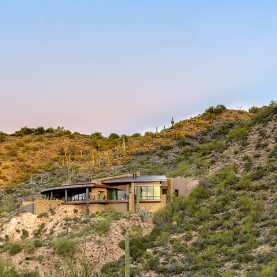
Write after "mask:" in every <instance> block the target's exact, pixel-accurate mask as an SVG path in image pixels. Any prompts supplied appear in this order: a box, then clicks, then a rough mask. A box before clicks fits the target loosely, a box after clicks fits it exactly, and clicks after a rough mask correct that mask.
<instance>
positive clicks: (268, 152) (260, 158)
mask: <svg viewBox="0 0 277 277" xmlns="http://www.w3.org/2000/svg"><path fill="white" fill-rule="evenodd" d="M276 126H277V107H276V104H275V103H273V104H272V105H271V106H268V107H263V108H261V109H259V110H257V111H256V113H255V114H249V113H246V112H240V111H229V110H224V109H223V110H220V112H218V111H217V110H216V109H209V110H207V111H206V113H205V114H203V115H200V116H198V117H196V118H192V119H189V120H185V121H182V122H180V123H176V124H175V125H174V126H173V127H172V128H170V129H166V130H163V131H162V132H160V133H158V134H152V133H148V134H146V135H145V136H138V135H134V136H130V137H124V138H123V137H120V138H118V137H116V136H115V135H113V136H112V138H109V139H108V138H102V137H100V136H99V134H94V135H93V136H82V135H79V134H74V135H72V134H71V135H70V134H62V135H61V134H56V133H52V134H43V135H39V136H37V135H35V134H31V135H25V136H23V137H6V141H5V142H2V145H1V147H2V148H1V149H2V150H1V151H2V153H3V154H2V156H1V157H2V162H4V163H6V162H8V161H9V158H8V157H9V154H7V153H8V152H6V151H9V149H8V148H9V147H10V146H14V145H16V144H18V142H20V141H22V140H26V139H27V140H30V142H27V145H28V143H30V144H31V145H32V144H33V143H34V144H37V145H39V147H37V149H36V150H35V149H33V150H30V152H29V151H26V152H25V153H26V156H28V157H29V155H30V159H31V160H32V159H33V160H32V163H31V164H37V167H38V168H43V167H44V172H45V173H44V174H43V175H42V176H40V175H39V174H37V175H35V174H34V173H33V174H34V175H33V178H32V180H27V181H23V182H17V181H11V182H6V183H5V188H4V190H3V191H2V192H1V193H0V202H1V208H0V212H1V211H2V212H3V211H8V212H9V211H12V210H14V209H15V208H16V203H17V201H18V199H20V198H21V197H23V196H27V195H30V194H31V195H34V194H36V193H37V194H38V193H39V190H40V189H41V187H45V186H51V185H55V184H56V183H59V182H64V181H66V180H68V181H70V180H71V181H72V180H74V181H76V180H86V179H89V178H91V177H96V176H101V175H103V174H105V175H113V174H121V173H125V172H130V171H133V170H138V171H140V172H141V173H145V174H150V173H158V174H159V173H166V174H167V175H168V176H172V177H175V176H184V177H193V178H197V179H200V185H199V187H198V188H196V189H195V190H194V191H193V192H192V194H191V195H190V196H189V197H188V198H186V199H184V198H182V197H178V198H176V199H174V201H173V202H171V203H169V204H168V205H167V207H166V208H165V209H163V210H161V211H159V212H157V213H156V214H155V215H154V217H153V222H154V228H153V231H152V232H151V234H149V235H146V236H141V231H142V230H141V227H140V226H144V225H143V224H144V223H143V220H142V219H143V218H141V219H137V220H138V221H139V222H140V223H139V224H138V225H140V226H138V227H135V229H134V230H132V231H131V241H130V250H131V262H132V275H133V276H149V274H152V275H153V276H155V275H156V276H222V275H224V276H233V275H235V276H243V275H245V276H276V270H277V269H276V262H277V261H276V254H277V253H276V244H277V232H276V228H277V227H276V226H277V214H276V210H277V209H276V207H277V205H276V200H277V196H276V195H277V146H276V141H277V130H276ZM50 142H51V144H50ZM7 146H9V147H8V148H7ZM24 147H26V146H23V148H22V147H21V148H22V149H24ZM75 147H76V148H75ZM72 149H75V150H76V151H73V150H72ZM90 151H92V152H93V154H92V155H91V153H92V152H90ZM36 152H38V153H40V154H38V155H37V156H36V155H35V153H36ZM43 153H44V154H43ZM21 155H25V154H24V151H22V150H18V153H17V157H21ZM46 156H47V159H46V158H45V157H46ZM49 161H51V165H50V164H49V166H51V167H50V168H49V167H48V162H49ZM99 161H100V162H99ZM26 163H27V164H28V160H27V159H26ZM2 165H3V164H2ZM10 165H11V168H13V169H17V170H18V174H19V175H23V173H24V174H25V173H26V174H27V175H28V170H26V171H24V170H25V169H23V171H21V170H22V166H23V165H24V162H23V161H20V160H19V161H17V160H16V159H14V160H12V161H11V163H10ZM73 170H74V172H73ZM22 172H23V173H22ZM46 172H47V174H46ZM11 173H12V170H10V171H8V170H7V171H6V170H5V168H4V170H3V171H2V174H3V175H2V176H6V177H7V179H8V180H12V179H9V178H11V176H12V174H11ZM27 175H26V176H25V177H26V178H28V179H29V176H27ZM14 177H15V179H14V180H16V178H18V177H16V175H15V176H14ZM20 178H21V177H20ZM20 178H19V179H20ZM2 180H3V178H2ZM11 184H13V185H11ZM1 209H2V210H1ZM74 213H75V212H74ZM3 214H4V213H3ZM11 216H12V215H11V214H10V215H7V216H5V217H4V220H5V222H6V223H7V222H9V220H10V219H9V218H10V217H11ZM48 216H49V217H47V218H45V219H43V218H42V219H36V220H37V221H38V222H39V221H40V220H42V221H45V224H46V225H44V226H41V225H39V226H38V228H37V229H38V230H37V231H39V233H38V234H39V238H40V240H42V241H40V243H38V242H35V240H34V239H33V238H30V240H26V238H25V240H23V242H22V244H21V246H20V247H21V248H20V249H19V253H17V252H16V251H17V250H18V249H17V250H16V251H15V253H14V252H13V251H14V247H15V248H16V246H14V244H12V243H10V242H9V241H8V240H7V241H2V247H1V249H0V252H2V256H3V257H4V256H7V255H8V257H9V256H10V257H11V258H12V259H13V260H14V262H15V263H17V268H18V269H19V270H20V269H23V268H26V267H28V266H29V269H33V270H34V269H35V265H36V264H41V263H47V261H48V260H49V257H50V256H51V257H52V258H51V259H53V260H51V261H53V263H54V261H55V263H56V262H57V261H59V260H60V259H61V258H59V257H60V254H61V253H60V254H59V252H58V251H59V248H58V246H57V243H62V242H60V241H58V242H57V241H56V240H55V233H57V234H59V236H62V235H63V234H64V233H65V232H69V238H70V239H69V240H68V239H67V240H66V241H67V242H65V244H64V245H63V246H62V247H66V245H68V243H69V244H70V243H71V244H72V245H74V243H76V240H77V241H78V242H81V243H82V248H83V247H86V245H87V243H89V244H93V245H94V247H96V245H98V243H100V245H101V243H102V242H101V241H102V240H103V239H104V238H105V237H106V236H108V237H110V235H111V233H110V232H111V231H110V227H109V228H107V225H106V224H108V223H107V219H108V222H109V221H111V222H113V221H114V220H121V219H120V218H122V216H123V217H125V216H126V215H109V214H107V215H100V218H98V217H97V218H96V219H94V218H89V219H85V218H79V219H78V216H76V214H75V215H73V216H72V217H71V216H70V215H69V216H68V218H67V216H66V218H64V219H63V220H59V221H60V224H59V225H57V226H56V225H55V226H53V229H52V228H51V226H52V224H53V223H54V222H55V220H56V219H55V214H53V215H48ZM114 217H115V218H116V219H114ZM15 218H17V219H18V218H19V217H15ZM127 218H129V216H127ZM0 220H1V219H0ZM95 220H99V222H102V221H103V220H104V221H103V222H102V223H101V224H100V227H99V228H98V227H95V226H98V224H96V225H95ZM129 220H131V219H130V218H129ZM147 220H149V219H147ZM105 222H106V223H105ZM2 223H3V221H2ZM42 223H43V222H42ZM9 224H10V223H9ZM40 224H41V222H40ZM102 224H103V225H102ZM108 225H109V226H110V224H108ZM78 226H79V228H78ZM80 226H82V228H81V229H84V230H87V231H88V233H86V232H85V231H84V232H85V233H83V232H82V230H81V229H80ZM22 228H23V227H22ZM95 228H96V229H95ZM117 228H118V227H117ZM120 228H121V234H120V235H118V239H122V234H123V233H124V232H126V227H124V226H123V227H119V229H120ZM103 230H104V232H103ZM5 231H6V228H4V229H3V230H2V231H1V230H0V232H2V233H3V232H5ZM19 231H20V232H19V233H18V234H20V236H21V235H24V233H25V231H22V230H19ZM94 232H98V235H99V232H100V234H101V235H100V236H98V235H97V238H96V237H94V236H93V234H94ZM148 232H149V230H148ZM3 234H4V233H3ZM35 234H37V232H35ZM88 234H89V235H90V236H88V237H87V235H88ZM91 234H92V235H91ZM103 234H104V235H103ZM29 235H30V234H29ZM64 235H66V233H65V234H64ZM84 235H85V236H84ZM67 237H68V235H67ZM79 240H81V241H79ZM74 241H75V242H74ZM117 242H118V240H117V241H114V242H113V243H115V244H116V243H117ZM28 243H29V244H31V246H30V245H29V244H28ZM63 243H64V242H63ZM28 245H29V246H30V247H31V250H30V249H29V248H28V247H29V246H28ZM104 245H105V244H104ZM119 245H120V246H123V245H124V244H123V243H122V242H121V243H120V244H119ZM62 247H61V249H62ZM97 247H98V246H97ZM28 249H29V250H30V251H31V253H35V255H31V257H30V254H29V253H28V251H29V250H28ZM74 249H75V248H74ZM99 249H100V248H99ZM101 249H102V248H101ZM22 250H23V251H22ZM32 251H34V252H32ZM76 251H77V249H76ZM101 251H102V252H103V253H104V254H103V255H104V256H105V255H106V254H105V253H106V252H105V251H107V253H108V252H109V248H108V247H107V248H105V249H102V250H101ZM7 253H8V254H7ZM118 253H121V254H122V251H118ZM81 254H82V253H80V252H77V254H76V257H75V258H74V259H75V260H72V261H71V262H73V264H74V263H76V264H78V269H77V271H79V272H81V271H82V268H84V270H85V268H86V266H87V265H84V267H82V263H80V260H82V256H81ZM13 255H14V256H13ZM39 255H41V256H39ZM49 255H50V256H49ZM34 256H39V257H40V258H39V260H35V261H36V262H30V263H29V262H23V261H25V260H26V259H27V260H28V259H29V258H30V259H31V258H32V259H34ZM92 256H93V255H92ZM107 256H109V255H108V254H107ZM28 257H29V258H28ZM47 257H48V258H47ZM85 258H86V259H85V260H86V261H87V260H90V258H89V257H85ZM117 258H118V256H114V257H113V258H111V259H108V260H113V259H117ZM18 259H19V260H18ZM108 260H105V261H108ZM49 261H50V260H49ZM66 261H67V260H66V259H65V260H64V259H62V262H63V265H64V266H66V265H67V266H72V264H67V263H66ZM18 262H19V263H18ZM50 263H51V262H50ZM68 269H70V268H68ZM123 270H124V257H121V258H120V259H119V260H117V261H113V262H110V263H107V264H106V265H104V266H103V268H102V271H101V273H99V274H98V275H100V276H122V274H123ZM57 272H59V271H56V273H57ZM0 273H1V263H0ZM67 273H68V272H67ZM64 274H66V273H64ZM95 274H96V273H94V274H93V276H94V275H95ZM64 276H69V275H64ZM85 276H87V275H85Z"/></svg>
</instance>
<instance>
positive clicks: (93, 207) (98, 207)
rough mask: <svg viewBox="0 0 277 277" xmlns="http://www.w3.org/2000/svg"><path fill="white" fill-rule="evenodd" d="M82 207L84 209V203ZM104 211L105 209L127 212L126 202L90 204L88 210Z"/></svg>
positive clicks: (92, 211)
mask: <svg viewBox="0 0 277 277" xmlns="http://www.w3.org/2000/svg"><path fill="white" fill-rule="evenodd" d="M84 209H86V207H85V205H84ZM104 211H105V212H106V211H117V212H127V211H128V203H113V204H90V205H89V212H90V213H96V212H104Z"/></svg>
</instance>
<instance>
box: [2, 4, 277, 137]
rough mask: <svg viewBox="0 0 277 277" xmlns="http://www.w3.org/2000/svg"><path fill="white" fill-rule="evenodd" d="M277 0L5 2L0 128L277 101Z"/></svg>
mask: <svg viewBox="0 0 277 277" xmlns="http://www.w3.org/2000/svg"><path fill="white" fill-rule="evenodd" d="M276 49H277V1H254V0H251V1H250V0H249V1H247V0H244V1H242V0H237V1H236V0H229V1H227V0H226V1H222V0H220V1H212V0H209V1H207V0H202V1H200V0H191V1H185V0H182V1H177V0H172V1H171V0H170V1H169V0H167V1H163V0H145V1H142V0H137V1H130V0H129V1H127V0H126V1H121V0H117V1H112V0H110V1H105V0H101V1H100V0H99V1H92V0H91V1H84V0H80V1H75V0H74V1H70V0H64V1H62V0H59V1H57V0H55V1H54V0H47V1H35V0H33V1H31V0H25V1H19V0H18V1H13V0H9V1H2V0H0V95H1V108H0V130H2V131H5V132H13V131H14V130H16V129H19V128H20V127H22V126H30V127H36V126H44V127H49V126H53V127H57V126H64V127H65V128H68V129H71V130H73V131H79V132H82V133H88V134H90V133H91V132H94V131H102V132H103V133H105V134H109V133H111V132H117V133H128V134H130V133H133V132H138V131H140V132H143V131H146V130H154V129H155V127H156V126H163V125H169V123H170V119H171V117H172V116H173V117H174V118H175V120H176V121H177V120H181V119H184V118H187V117H189V116H193V115H196V114H198V113H200V112H203V110H204V109H205V108H206V107H208V106H210V105H216V104H219V103H220V104H221V103H222V104H225V105H226V106H227V107H235V108H247V107H250V106H252V105H263V104H267V103H269V101H270V100H273V99H276V98H277V97H276V95H277V93H276V91H277V90H276V89H277V78H276V76H277V53H276Z"/></svg>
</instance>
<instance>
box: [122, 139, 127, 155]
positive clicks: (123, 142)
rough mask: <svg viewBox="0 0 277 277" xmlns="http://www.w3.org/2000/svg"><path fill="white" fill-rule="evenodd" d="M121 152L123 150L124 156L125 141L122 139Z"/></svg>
mask: <svg viewBox="0 0 277 277" xmlns="http://www.w3.org/2000/svg"><path fill="white" fill-rule="evenodd" d="M122 150H123V153H124V154H125V152H126V141H125V138H124V137H123V138H122Z"/></svg>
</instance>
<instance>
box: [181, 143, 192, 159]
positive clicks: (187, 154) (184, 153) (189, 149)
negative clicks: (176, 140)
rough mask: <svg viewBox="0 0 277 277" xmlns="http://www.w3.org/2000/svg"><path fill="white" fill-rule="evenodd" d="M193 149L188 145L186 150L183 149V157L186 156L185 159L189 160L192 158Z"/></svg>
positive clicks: (185, 147)
mask: <svg viewBox="0 0 277 277" xmlns="http://www.w3.org/2000/svg"><path fill="white" fill-rule="evenodd" d="M191 151H192V150H191V147H190V146H188V145H186V146H184V148H183V149H182V152H181V153H182V155H183V156H184V158H185V159H187V158H188V157H189V156H190V154H191Z"/></svg>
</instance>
